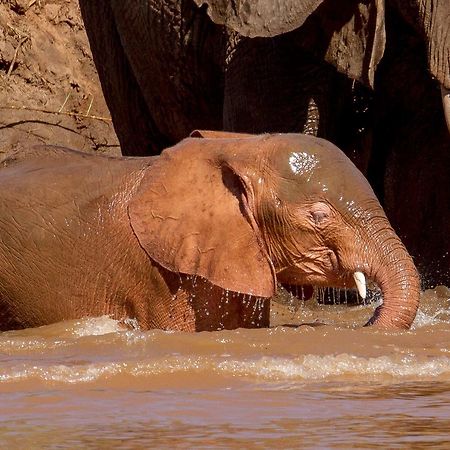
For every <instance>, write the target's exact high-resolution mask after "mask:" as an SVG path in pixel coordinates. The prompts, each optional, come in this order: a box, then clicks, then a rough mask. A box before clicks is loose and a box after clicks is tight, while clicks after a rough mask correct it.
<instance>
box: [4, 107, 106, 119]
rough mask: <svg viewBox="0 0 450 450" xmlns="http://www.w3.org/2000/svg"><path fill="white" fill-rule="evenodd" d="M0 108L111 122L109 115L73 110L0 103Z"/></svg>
mask: <svg viewBox="0 0 450 450" xmlns="http://www.w3.org/2000/svg"><path fill="white" fill-rule="evenodd" d="M0 109H15V110H22V111H35V112H41V113H44V114H55V115H63V116H70V117H82V118H83V119H93V120H101V121H103V122H112V119H110V118H109V117H100V116H92V115H89V114H83V113H75V112H65V111H49V110H47V109H40V108H29V107H27V106H2V105H0Z"/></svg>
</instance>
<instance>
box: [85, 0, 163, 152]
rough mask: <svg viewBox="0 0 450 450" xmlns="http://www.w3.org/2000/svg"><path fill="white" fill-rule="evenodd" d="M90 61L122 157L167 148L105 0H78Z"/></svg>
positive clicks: (108, 4)
mask: <svg viewBox="0 0 450 450" xmlns="http://www.w3.org/2000/svg"><path fill="white" fill-rule="evenodd" d="M80 9H81V13H82V16H83V20H84V24H85V27H86V32H87V35H88V38H89V43H90V46H91V50H92V54H93V57H94V62H95V65H96V67H97V72H98V75H99V78H100V82H101V85H102V89H103V94H104V96H105V100H106V103H107V105H108V108H109V110H110V113H111V117H112V120H113V124H114V129H115V131H116V134H117V136H118V138H119V142H120V146H121V149H122V153H123V154H124V155H133V156H139V155H155V154H158V153H160V151H161V150H162V149H163V148H164V147H167V146H168V145H169V140H168V139H167V137H166V136H164V135H163V134H162V133H161V132H160V131H159V129H158V127H157V126H156V124H155V122H154V120H153V118H152V115H151V114H150V111H149V108H148V105H147V104H146V102H145V100H144V97H143V95H142V92H141V89H140V87H139V85H138V83H137V80H136V78H135V76H134V73H133V71H132V68H131V66H130V63H129V61H128V58H127V56H126V54H125V52H124V49H123V47H122V42H121V39H120V36H119V33H118V31H117V27H116V22H115V18H114V15H113V11H112V9H111V5H110V1H109V0H99V1H96V2H93V1H90V0H80Z"/></svg>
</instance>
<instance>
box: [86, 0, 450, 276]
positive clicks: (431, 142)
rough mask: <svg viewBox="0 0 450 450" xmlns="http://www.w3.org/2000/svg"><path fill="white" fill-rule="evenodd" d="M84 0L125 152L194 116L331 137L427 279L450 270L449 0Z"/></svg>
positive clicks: (139, 149) (149, 144) (191, 125)
mask: <svg viewBox="0 0 450 450" xmlns="http://www.w3.org/2000/svg"><path fill="white" fill-rule="evenodd" d="M199 5H203V6H202V7H199ZM80 6H81V10H82V13H83V17H84V21H85V25H86V30H87V33H88V36H89V40H90V43H91V48H92V51H93V55H94V59H95V63H96V66H97V69H98V72H99V76H100V80H101V83H102V86H103V90H104V93H105V98H106V101H107V103H108V106H109V108H110V111H111V114H112V118H113V122H114V126H115V129H116V132H117V134H118V137H119V140H120V143H121V147H122V151H123V153H124V154H127V155H149V154H158V153H159V152H160V151H161V150H162V149H163V148H165V147H167V146H169V145H173V144H174V143H175V142H178V141H179V140H180V139H182V138H183V137H184V136H186V135H187V134H188V133H189V132H190V131H191V130H193V129H196V128H209V129H226V130H233V131H243V132H253V133H261V132H270V131H276V132H293V131H296V132H304V133H308V134H313V135H317V136H320V137H324V138H327V139H329V140H331V141H332V142H334V143H335V144H337V145H338V146H339V147H340V148H342V149H343V150H344V152H345V153H346V154H347V155H348V156H349V157H351V158H352V160H353V161H354V162H355V163H356V164H357V166H358V167H359V168H360V169H361V170H362V171H363V173H365V174H366V175H367V176H368V178H369V181H370V182H371V184H372V185H373V186H374V188H375V191H376V193H377V195H378V197H379V198H380V199H381V201H382V203H384V206H385V209H386V211H387V214H388V217H389V218H390V220H391V222H392V223H393V225H394V226H395V227H396V229H398V230H399V233H400V235H401V236H402V238H403V239H404V241H405V243H406V244H407V246H408V248H409V249H410V251H411V252H412V254H413V255H414V257H415V260H416V262H417V263H418V265H419V266H420V269H421V272H422V273H423V274H424V282H425V284H427V281H428V282H429V284H433V283H436V282H440V283H449V282H450V258H449V257H448V255H449V254H450V233H448V223H449V222H450V212H449V211H450V189H448V178H449V176H450V174H449V167H450V139H449V134H448V130H447V127H446V123H445V119H444V115H443V108H442V101H441V89H440V88H441V87H442V88H443V89H444V91H442V92H446V91H445V89H450V69H449V61H450V58H449V54H450V33H449V32H448V29H449V27H448V20H449V19H448V18H449V9H450V2H448V0H414V1H406V0H387V1H386V5H385V2H384V1H383V0H370V1H367V2H366V1H365V2H362V1H361V2H358V1H349V2H335V1H333V0H301V1H293V0H283V1H281V0H275V1H270V2H268V1H267V0H258V1H255V2H254V1H248V0H236V1H233V2H228V1H223V0H184V1H181V0H134V1H127V0H124V1H122V0H121V1H118V0H101V1H95V2H93V1H90V0H80ZM216 23H217V24H216ZM221 24H225V25H221ZM354 80H356V81H354ZM373 88H374V90H373ZM448 110H449V114H450V108H448ZM449 117H450V116H449ZM449 120H450V119H449ZM424 236H426V238H424Z"/></svg>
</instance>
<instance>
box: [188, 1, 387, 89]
mask: <svg viewBox="0 0 450 450" xmlns="http://www.w3.org/2000/svg"><path fill="white" fill-rule="evenodd" d="M194 1H195V3H196V4H197V5H198V6H202V5H205V4H206V5H208V9H207V12H208V15H209V16H210V18H211V20H212V21H213V22H215V23H217V24H220V25H225V26H226V27H227V28H229V29H231V30H233V31H235V32H237V33H239V34H240V35H241V36H245V37H274V36H277V35H280V34H284V33H288V32H290V31H293V30H296V29H298V28H300V27H302V25H304V27H303V29H302V30H303V31H304V33H300V35H299V37H300V39H299V42H298V43H299V45H300V46H301V47H304V48H305V49H306V50H308V51H310V52H312V53H313V54H316V55H317V56H318V57H319V58H324V59H325V61H327V62H328V63H330V64H332V65H333V66H335V67H336V69H337V70H338V71H339V72H341V73H343V74H345V75H347V76H348V77H350V78H353V79H355V80H358V81H360V82H362V83H364V84H366V85H368V86H370V87H373V84H374V77H375V70H376V68H377V66H378V63H379V62H380V60H381V58H382V57H383V53H384V48H385V43H386V32H385V24H384V23H385V20H384V18H385V4H384V3H385V0H373V1H370V2H337V1H323V0H298V1H297V0H274V1H270V0H255V1H254V0H234V1H231V2H230V1H227V0H194ZM294 39H295V38H294Z"/></svg>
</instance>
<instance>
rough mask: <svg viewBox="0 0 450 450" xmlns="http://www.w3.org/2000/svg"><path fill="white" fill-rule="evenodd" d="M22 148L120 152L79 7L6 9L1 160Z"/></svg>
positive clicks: (52, 2) (1, 22) (0, 62)
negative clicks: (36, 145)
mask: <svg viewBox="0 0 450 450" xmlns="http://www.w3.org/2000/svg"><path fill="white" fill-rule="evenodd" d="M12 108H14V109H12ZM40 110H45V111H49V112H54V113H55V112H56V113H58V112H59V113H62V114H50V113H45V112H41V111H40ZM66 113H68V114H71V115H67V114H66ZM86 116H89V117H86ZM92 116H94V117H101V118H104V120H100V119H97V118H94V117H92ZM19 142H20V143H26V144H28V143H29V144H34V143H48V144H55V145H64V146H67V147H72V148H77V149H80V150H85V151H102V152H108V153H118V152H119V147H118V141H117V138H116V136H115V133H114V129H113V127H112V124H111V121H110V116H109V112H108V109H107V107H106V104H105V101H104V98H103V94H102V91H101V87H100V83H99V80H98V77H97V73H96V70H95V66H94V63H93V61H92V56H91V52H90V48H89V44H88V40H87V37H86V33H85V31H84V25H83V23H82V20H81V16H80V11H79V6H78V2H77V1H74V0H70V1H66V0H48V1H44V0H36V1H30V0H8V1H4V2H1V3H0V152H5V151H6V150H7V149H10V148H13V147H15V146H17V145H18V143H19ZM0 156H1V155H0Z"/></svg>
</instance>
